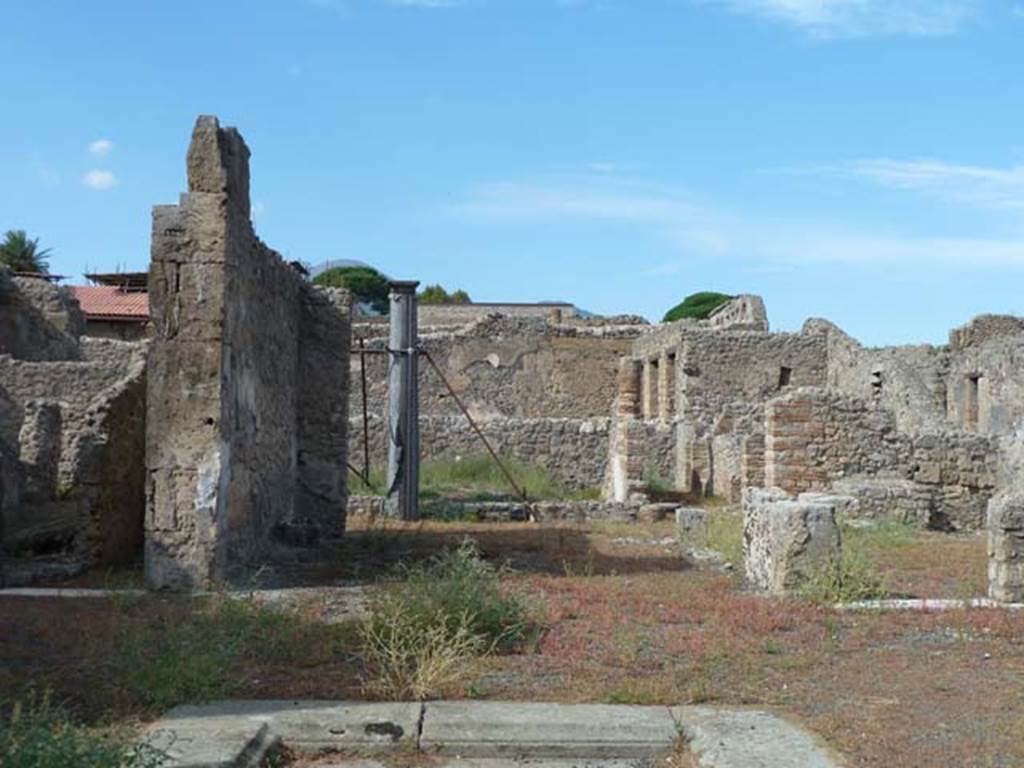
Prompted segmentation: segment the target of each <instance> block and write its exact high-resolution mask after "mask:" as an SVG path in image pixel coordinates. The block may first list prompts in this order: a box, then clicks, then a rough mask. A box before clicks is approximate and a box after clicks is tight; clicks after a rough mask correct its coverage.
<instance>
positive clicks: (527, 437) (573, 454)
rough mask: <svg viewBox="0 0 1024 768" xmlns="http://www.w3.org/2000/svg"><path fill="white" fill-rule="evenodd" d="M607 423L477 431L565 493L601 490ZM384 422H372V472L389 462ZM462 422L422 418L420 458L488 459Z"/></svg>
mask: <svg viewBox="0 0 1024 768" xmlns="http://www.w3.org/2000/svg"><path fill="white" fill-rule="evenodd" d="M609 424H610V420H609V419H506V418H498V419H484V420H481V421H479V422H478V426H479V427H480V429H481V431H482V432H483V433H484V434H485V435H486V436H487V439H488V440H489V441H490V443H491V445H492V446H493V447H494V449H495V451H497V453H498V455H499V456H501V457H503V458H509V459H515V460H517V461H522V462H526V463H529V464H536V465H538V466H541V467H544V468H545V469H546V470H547V471H548V472H550V473H551V474H552V476H554V477H555V478H557V479H558V480H559V481H561V482H562V483H564V484H565V486H566V487H567V488H570V489H574V490H579V489H583V488H594V487H597V486H600V485H601V481H602V480H603V478H604V474H605V467H606V465H607V462H608V434H609ZM349 429H350V443H349V444H350V446H351V448H350V450H351V457H352V458H351V460H352V463H353V464H354V465H355V466H357V467H362V463H363V422H362V418H361V417H360V416H356V415H353V416H352V418H351V419H350V422H349ZM386 429H387V428H386V425H385V423H384V421H383V420H382V419H380V418H378V417H374V418H372V419H371V421H370V457H371V462H372V463H373V465H374V466H377V467H380V466H383V465H384V464H385V463H386V462H387V431H386ZM486 451H487V449H486V448H485V447H484V445H483V443H482V442H481V441H480V439H479V437H477V435H476V433H475V432H474V431H473V428H472V427H471V426H470V423H469V420H468V419H466V418H465V417H464V416H421V417H420V455H421V458H422V460H423V461H429V460H431V459H441V458H453V457H455V456H469V455H474V454H481V453H486Z"/></svg>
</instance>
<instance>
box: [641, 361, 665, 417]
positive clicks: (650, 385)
mask: <svg viewBox="0 0 1024 768" xmlns="http://www.w3.org/2000/svg"><path fill="white" fill-rule="evenodd" d="M658 375H659V374H658V361H657V360H651V361H650V362H649V363H648V366H647V410H646V412H645V413H644V418H645V419H648V420H651V419H656V418H658V413H659V410H660V399H661V398H659V397H658Z"/></svg>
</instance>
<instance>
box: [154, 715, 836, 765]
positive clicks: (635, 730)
mask: <svg viewBox="0 0 1024 768" xmlns="http://www.w3.org/2000/svg"><path fill="white" fill-rule="evenodd" d="M681 734H682V735H683V736H685V738H686V739H687V740H688V741H689V743H690V747H691V749H692V750H693V752H694V754H695V755H696V756H697V759H698V763H699V765H700V766H702V767H703V768H838V766H839V765H840V763H839V762H838V761H837V760H836V759H835V758H833V757H831V756H830V755H829V752H828V750H827V748H825V747H823V746H822V745H820V744H818V743H817V742H816V741H815V739H814V738H813V737H811V736H810V735H809V734H807V733H806V732H804V731H803V730H801V729H800V728H799V727H797V726H796V725H794V724H792V723H789V722H787V721H786V720H784V719H782V718H780V717H778V716H776V715H774V714H771V713H768V712H761V711H756V710H736V709H717V708H712V707H675V708H669V707H634V706H610V705H601V704H531V703H501V702H482V701H464V702H463V701H460V702H429V703H427V704H418V703H398V704H389V703H372V702H323V701H236V702H222V703H217V704H209V705H205V706H187V707H178V708H176V709H174V710H172V711H171V712H169V713H168V714H167V716H166V717H165V718H163V719H162V720H160V721H159V722H157V723H155V724H154V725H153V726H151V728H150V729H149V738H150V740H151V743H152V744H153V745H154V746H156V747H157V748H160V749H164V750H165V751H166V752H167V753H168V755H169V756H170V757H171V760H170V762H169V763H168V766H167V768H257V766H258V765H259V764H260V760H261V759H263V757H264V756H265V755H266V754H267V753H268V751H269V750H270V749H271V748H273V747H274V746H276V745H278V744H284V745H285V746H287V747H289V748H291V749H293V750H294V751H296V752H297V753H299V754H309V755H316V754H319V753H323V752H328V753H330V752H337V753H339V755H338V759H337V765H338V766H339V768H340V766H345V768H383V766H382V765H381V763H380V761H379V760H378V759H377V757H376V756H379V755H383V754H384V753H388V752H399V753H402V754H404V755H406V756H407V759H409V760H410V765H414V764H415V752H416V751H420V752H422V753H423V755H424V757H429V764H430V766H431V768H642V767H643V766H654V765H656V761H657V760H658V758H660V757H662V756H666V755H668V754H669V753H670V752H671V751H672V749H673V747H674V746H676V744H677V743H678V740H679V738H680V735H681ZM343 756H344V757H343ZM317 765H318V768H327V765H329V764H325V763H323V762H321V763H318V764H317Z"/></svg>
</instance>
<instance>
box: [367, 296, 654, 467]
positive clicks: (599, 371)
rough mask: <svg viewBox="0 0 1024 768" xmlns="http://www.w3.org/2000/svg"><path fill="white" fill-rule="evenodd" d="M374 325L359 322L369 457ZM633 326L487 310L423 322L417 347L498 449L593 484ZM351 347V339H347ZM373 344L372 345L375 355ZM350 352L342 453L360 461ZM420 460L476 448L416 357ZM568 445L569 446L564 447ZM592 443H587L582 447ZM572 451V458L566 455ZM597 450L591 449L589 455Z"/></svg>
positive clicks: (379, 433) (378, 429)
mask: <svg viewBox="0 0 1024 768" xmlns="http://www.w3.org/2000/svg"><path fill="white" fill-rule="evenodd" d="M383 330H384V328H383V326H382V327H380V328H377V327H374V328H372V329H371V328H368V327H367V326H365V325H359V326H358V327H357V328H356V330H355V334H356V335H357V336H361V337H363V338H364V340H365V341H366V348H367V349H368V350H371V351H370V353H368V354H366V355H365V358H364V359H365V362H366V371H365V374H366V380H367V385H368V402H367V411H368V415H369V420H370V440H371V448H372V451H371V452H372V460H373V463H374V464H376V465H377V466H380V465H381V462H382V459H383V456H384V455H385V454H386V433H385V431H384V429H385V427H384V415H385V413H386V411H387V409H386V404H387V376H386V373H387V366H388V358H387V355H385V354H379V352H381V351H382V350H384V349H385V346H386V339H385V338H383V337H382V336H380V333H381V332H382V331H383ZM642 330H643V326H639V325H635V324H634V325H631V326H622V327H619V326H607V327H604V326H602V327H595V328H589V327H575V326H569V325H565V324H559V323H553V322H548V321H546V320H543V319H538V318H521V317H503V316H488V317H486V318H484V319H483V320H480V321H477V322H474V323H471V324H469V325H466V326H463V327H461V328H458V329H457V330H454V331H432V330H431V329H429V328H428V329H426V330H425V331H424V332H423V333H421V335H420V347H421V348H422V349H424V350H425V351H426V352H427V353H428V354H429V355H430V356H431V358H432V359H433V360H434V361H435V362H436V363H437V365H438V367H439V368H440V369H441V371H442V372H443V374H444V377H445V378H446V379H447V380H448V382H449V383H450V384H451V386H452V388H453V389H454V390H455V392H456V394H457V396H458V398H459V399H460V400H461V401H462V402H463V404H464V405H465V406H466V408H467V409H468V410H469V412H470V414H472V416H473V418H474V420H476V421H477V422H478V423H479V425H480V426H481V428H482V429H483V431H484V432H485V433H486V434H488V435H492V436H494V438H495V442H496V443H497V444H498V445H499V448H498V450H499V452H500V453H501V454H502V455H505V456H508V457H514V458H516V459H518V460H521V461H524V462H528V463H533V464H539V465H541V466H544V467H545V468H546V469H547V470H548V471H550V472H551V473H552V474H553V475H554V476H555V477H557V478H559V479H560V480H561V481H562V482H564V483H566V484H568V485H569V486H571V487H591V486H594V485H598V484H600V482H601V478H602V477H603V474H604V465H605V463H606V462H607V448H608V434H609V433H608V429H607V428H604V427H602V426H600V425H601V424H603V423H605V422H607V420H608V414H609V409H610V408H611V403H612V399H613V398H614V397H615V391H616V387H615V375H616V370H617V368H618V364H619V359H620V358H621V357H622V355H624V354H625V353H626V352H627V351H628V349H629V345H630V343H631V340H632V339H633V338H635V337H636V335H637V334H638V333H640V332H641V331H642ZM355 348H356V349H358V348H359V347H358V346H356V347H355ZM375 352H376V353H377V354H375ZM361 364H362V362H361V358H360V355H358V354H354V355H352V379H351V381H352V385H351V389H350V391H351V398H350V403H349V413H350V416H351V418H350V424H351V429H350V432H349V453H350V454H351V456H353V457H354V463H355V464H357V465H359V466H361V465H362V461H363V460H362V456H363V438H362V434H363V427H362V421H363V415H362V409H363V402H362V373H363V371H362V370H361V367H360V366H361ZM419 386H420V420H421V426H420V442H421V456H422V458H423V460H425V461H429V460H431V459H435V458H440V457H442V456H450V455H452V454H460V455H466V454H468V453H473V454H476V453H483V452H484V451H485V450H486V449H485V448H484V446H483V444H482V443H481V442H480V441H479V439H478V438H477V437H476V434H475V432H474V431H473V429H472V427H471V426H470V424H469V422H468V421H467V420H466V419H465V418H464V416H463V414H462V411H461V409H460V408H459V407H458V405H457V404H456V402H455V399H454V398H453V397H452V395H451V393H450V392H449V391H448V389H447V387H446V386H445V385H444V383H443V382H442V380H441V378H440V377H439V376H438V375H437V372H436V371H435V370H434V369H433V367H432V366H431V365H429V364H428V363H427V361H425V360H424V361H422V362H421V363H420V366H419ZM574 446H576V447H575V448H574ZM592 449H593V450H592ZM574 450H578V451H579V455H580V456H579V462H578V463H579V466H577V467H574V466H572V463H573V462H572V461H571V460H570V456H571V454H572V452H573V451H574ZM596 454H600V458H596Z"/></svg>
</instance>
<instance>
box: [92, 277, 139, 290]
mask: <svg viewBox="0 0 1024 768" xmlns="http://www.w3.org/2000/svg"><path fill="white" fill-rule="evenodd" d="M86 278H87V279H88V280H89V281H90V282H93V283H98V284H99V285H113V286H116V287H118V288H124V289H125V290H129V291H145V290H146V289H147V288H148V287H149V272H104V273H98V274H97V273H93V274H91V275H86Z"/></svg>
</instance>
